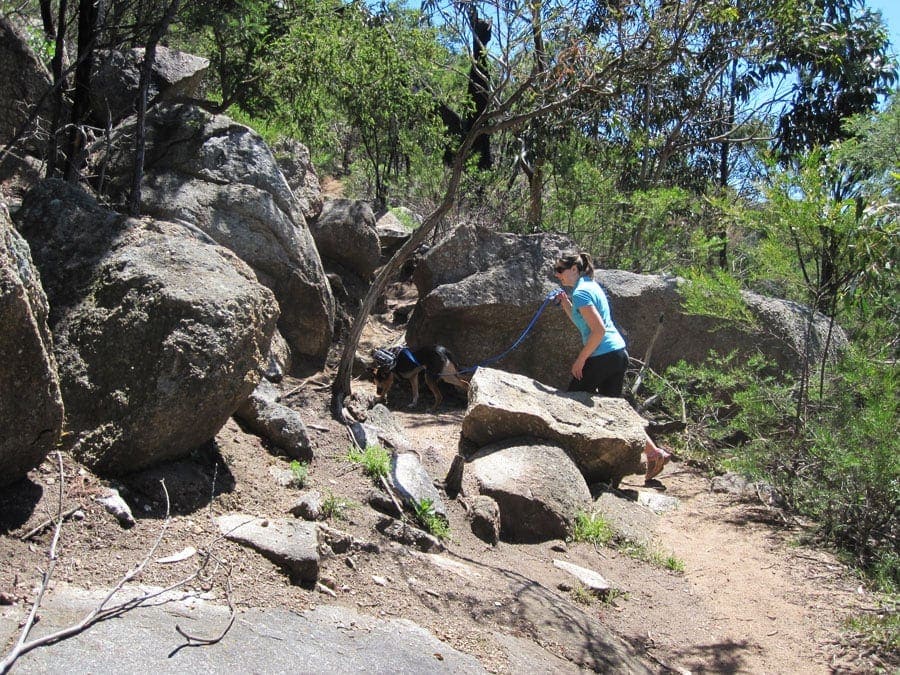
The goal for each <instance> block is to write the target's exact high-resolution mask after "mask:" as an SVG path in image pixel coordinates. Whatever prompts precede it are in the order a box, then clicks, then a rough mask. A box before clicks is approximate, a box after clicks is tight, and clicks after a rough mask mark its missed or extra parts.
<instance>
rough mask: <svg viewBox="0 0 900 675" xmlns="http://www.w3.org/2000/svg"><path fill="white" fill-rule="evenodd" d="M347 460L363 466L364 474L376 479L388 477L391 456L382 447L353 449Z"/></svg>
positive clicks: (372, 446) (348, 453) (349, 452)
mask: <svg viewBox="0 0 900 675" xmlns="http://www.w3.org/2000/svg"><path fill="white" fill-rule="evenodd" d="M347 459H348V460H350V461H351V462H353V463H354V464H362V467H363V472H364V473H365V474H366V475H367V476H371V477H372V478H374V479H378V478H381V477H382V476H386V475H387V473H388V468H389V467H390V463H391V456H390V454H389V453H388V451H387V450H385V449H384V448H382V447H381V446H380V445H367V446H366V449H365V450H360V449H359V448H356V447H351V448H350V450H348V451H347Z"/></svg>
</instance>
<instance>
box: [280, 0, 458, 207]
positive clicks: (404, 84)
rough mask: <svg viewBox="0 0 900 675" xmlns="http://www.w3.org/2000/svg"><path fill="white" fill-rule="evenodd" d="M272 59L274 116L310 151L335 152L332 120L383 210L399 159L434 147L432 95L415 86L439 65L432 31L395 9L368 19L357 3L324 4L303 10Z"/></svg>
mask: <svg viewBox="0 0 900 675" xmlns="http://www.w3.org/2000/svg"><path fill="white" fill-rule="evenodd" d="M273 52H274V53H273V56H274V58H273V59H271V63H272V67H270V70H269V72H268V76H269V83H270V86H271V88H272V90H273V91H274V92H277V96H278V97H279V99H280V100H281V101H283V102H284V104H285V105H284V107H283V109H282V110H281V111H280V114H283V115H284V116H285V117H287V118H290V119H293V120H294V122H295V123H296V125H297V127H298V130H299V131H300V132H301V133H302V134H303V135H304V136H306V137H309V138H310V139H311V140H310V143H311V145H312V146H313V147H312V149H313V152H315V151H316V150H318V149H319V148H326V147H329V146H331V147H334V146H335V142H334V141H335V140H336V139H335V138H334V136H333V135H330V134H329V133H328V131H329V130H328V128H327V127H328V120H329V118H330V124H331V125H334V123H335V122H336V121H337V120H335V119H334V113H337V114H338V116H339V118H341V119H343V120H345V121H346V123H347V124H348V125H349V127H350V128H351V129H352V133H353V134H354V136H355V139H356V142H355V143H354V145H355V146H356V148H357V149H358V150H359V151H360V152H361V155H360V157H361V159H363V160H364V161H365V162H366V163H367V167H368V170H369V171H371V176H372V179H373V192H374V195H375V200H376V202H378V203H379V204H386V203H387V198H388V188H389V177H390V176H394V175H398V174H400V173H401V170H402V169H403V168H404V166H405V163H406V155H407V154H408V153H411V152H413V151H414V150H415V149H417V148H422V147H426V148H427V147H436V146H437V144H438V143H439V141H440V137H441V131H440V127H439V126H438V124H437V122H438V120H437V118H436V116H435V114H434V112H433V111H434V105H433V100H434V92H433V91H430V90H429V89H428V88H427V87H425V86H422V85H423V84H426V83H428V82H430V81H431V77H430V73H432V72H434V70H435V69H436V67H437V65H438V64H439V63H441V62H443V61H444V60H445V54H444V51H443V50H442V49H441V47H440V45H439V43H438V42H437V41H436V40H435V34H434V33H433V31H431V30H430V29H427V28H423V27H421V26H420V25H419V24H418V22H417V15H416V14H415V13H413V12H410V11H408V10H404V9H402V8H401V7H400V6H399V5H397V4H385V5H383V6H382V8H381V9H380V12H379V14H377V15H374V16H373V15H372V14H371V13H370V11H369V9H368V8H367V7H365V6H364V5H362V4H356V3H353V4H349V5H345V4H344V3H343V2H339V1H338V0H328V1H325V2H316V3H312V4H311V5H310V6H308V7H307V12H306V14H305V16H304V17H303V19H302V20H298V21H294V22H293V23H292V24H291V26H290V29H289V31H288V32H287V33H286V34H285V35H284V37H282V38H281V39H279V40H278V41H277V42H276V43H275V45H274V46H273ZM297 54H301V55H302V58H296V56H295V55H297ZM331 133H332V134H333V133H334V126H332V127H331Z"/></svg>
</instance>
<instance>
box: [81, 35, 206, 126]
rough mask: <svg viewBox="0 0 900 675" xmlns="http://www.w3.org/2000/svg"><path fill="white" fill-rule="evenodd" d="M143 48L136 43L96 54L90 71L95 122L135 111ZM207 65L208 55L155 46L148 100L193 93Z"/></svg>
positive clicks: (111, 121)
mask: <svg viewBox="0 0 900 675" xmlns="http://www.w3.org/2000/svg"><path fill="white" fill-rule="evenodd" d="M145 51H146V50H145V49H144V48H143V47H136V48H134V49H129V50H127V51H118V50H107V51H104V52H101V53H99V54H98V58H97V60H96V62H95V67H94V72H93V73H92V75H91V112H92V114H93V115H94V118H95V120H96V121H97V122H98V123H99V124H102V125H103V126H106V125H107V124H113V125H114V124H118V123H119V122H120V121H121V120H122V119H124V118H125V117H128V116H129V115H133V114H134V113H135V112H137V99H138V94H139V93H140V83H141V68H142V67H143V65H144V52H145ZM208 69H209V59H205V58H202V57H200V56H194V55H192V54H186V53H184V52H179V51H176V50H174V49H169V48H168V47H163V46H162V45H159V46H157V47H156V56H155V58H154V60H153V69H152V71H151V73H150V82H149V88H148V92H147V100H148V102H153V101H156V102H161V101H166V100H171V99H173V98H179V97H185V98H191V97H193V96H194V95H195V94H196V93H197V90H198V89H199V88H200V85H201V84H202V83H203V78H204V76H205V75H206V71H207V70H208Z"/></svg>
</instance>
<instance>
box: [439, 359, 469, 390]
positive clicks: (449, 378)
mask: <svg viewBox="0 0 900 675" xmlns="http://www.w3.org/2000/svg"><path fill="white" fill-rule="evenodd" d="M440 379H442V380H444V382H449V383H450V384H452V385H453V386H454V387H456V388H457V389H460V390H462V392H463V393H465V394H466V395H467V396H468V394H469V383H468V382H466V381H465V380H464V379H462V378H461V377H460V376H459V371H458V370H457V369H456V366H455V365H454V364H453V362H452V361H448V362H447V365H445V366H444V370H443V372H441V377H440Z"/></svg>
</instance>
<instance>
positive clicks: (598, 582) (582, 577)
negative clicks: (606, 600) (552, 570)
mask: <svg viewBox="0 0 900 675" xmlns="http://www.w3.org/2000/svg"><path fill="white" fill-rule="evenodd" d="M553 565H554V566H555V567H558V568H559V569H561V570H563V571H564V572H568V573H569V574H571V575H572V576H573V577H575V578H576V579H578V581H580V582H581V583H582V584H583V585H584V587H585V588H587V589H588V590H589V591H593V592H594V593H596V594H598V595H605V594H606V593H609V592H610V591H611V590H612V585H610V583H609V582H608V581H607V580H606V579H604V578H603V576H601V575H600V573H598V572H595V571H594V570H589V569H588V568H587V567H581V566H580V565H574V564H572V563H570V562H566V561H565V560H554V561H553Z"/></svg>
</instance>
